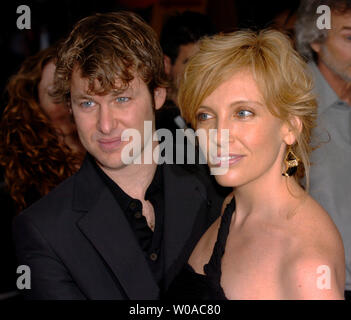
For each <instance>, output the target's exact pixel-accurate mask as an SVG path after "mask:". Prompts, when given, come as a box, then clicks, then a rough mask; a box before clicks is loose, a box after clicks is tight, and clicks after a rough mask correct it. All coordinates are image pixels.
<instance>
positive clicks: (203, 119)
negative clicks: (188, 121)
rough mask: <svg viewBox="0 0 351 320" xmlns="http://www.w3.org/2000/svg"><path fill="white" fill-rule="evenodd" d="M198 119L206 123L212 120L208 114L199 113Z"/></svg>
mask: <svg viewBox="0 0 351 320" xmlns="http://www.w3.org/2000/svg"><path fill="white" fill-rule="evenodd" d="M196 117H197V120H198V121H205V120H208V119H210V118H211V116H210V115H209V114H208V113H199V114H198V115H197V116H196Z"/></svg>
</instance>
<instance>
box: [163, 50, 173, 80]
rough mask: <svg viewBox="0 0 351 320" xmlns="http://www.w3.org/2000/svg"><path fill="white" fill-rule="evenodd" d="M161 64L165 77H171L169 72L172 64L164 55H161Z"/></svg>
mask: <svg viewBox="0 0 351 320" xmlns="http://www.w3.org/2000/svg"><path fill="white" fill-rule="evenodd" d="M163 63H164V65H165V73H166V75H167V76H169V75H171V70H172V62H171V58H170V57H169V56H167V55H166V54H164V55H163Z"/></svg>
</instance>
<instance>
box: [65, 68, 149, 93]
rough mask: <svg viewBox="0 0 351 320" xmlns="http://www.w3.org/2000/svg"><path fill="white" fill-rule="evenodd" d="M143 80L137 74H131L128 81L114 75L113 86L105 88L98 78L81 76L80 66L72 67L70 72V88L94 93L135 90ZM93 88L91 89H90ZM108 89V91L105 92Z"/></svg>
mask: <svg viewBox="0 0 351 320" xmlns="http://www.w3.org/2000/svg"><path fill="white" fill-rule="evenodd" d="M142 81H143V80H142V79H141V78H140V77H139V76H138V75H137V74H133V79H132V80H130V81H129V82H126V81H123V80H122V79H121V78H120V77H118V76H116V77H115V79H114V84H113V87H111V88H108V90H106V88H103V87H102V82H101V81H99V79H97V78H95V79H93V80H91V79H90V78H88V77H84V76H83V72H82V70H81V69H80V68H77V67H76V68H74V69H73V72H72V81H71V89H73V90H77V91H81V92H84V93H88V94H94V93H101V92H104V93H105V94H107V93H115V94H118V93H121V92H124V91H126V90H128V91H130V90H136V89H137V88H139V87H140V85H141V82H142ZM92 89H93V90H92ZM106 91H108V92H106Z"/></svg>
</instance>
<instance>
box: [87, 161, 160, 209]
mask: <svg viewBox="0 0 351 320" xmlns="http://www.w3.org/2000/svg"><path fill="white" fill-rule="evenodd" d="M89 160H90V161H91V162H92V163H93V166H94V168H95V169H96V171H97V173H98V174H99V176H100V178H101V179H102V181H103V182H104V183H105V184H106V185H107V186H108V188H109V189H110V190H111V192H112V193H113V195H114V196H115V197H116V199H117V201H118V204H119V205H120V207H121V209H122V210H123V211H124V212H126V211H127V209H128V208H129V205H130V203H131V202H132V201H133V200H135V199H134V198H132V197H130V196H129V195H128V194H127V193H125V192H124V191H123V190H122V189H121V188H120V187H119V186H118V184H117V183H115V182H114V181H113V180H112V179H111V178H110V177H109V176H108V175H107V174H106V173H105V172H104V171H103V170H102V169H101V168H100V167H99V166H98V164H97V163H96V161H95V159H94V158H93V157H92V156H91V155H89ZM162 187H163V170H162V165H157V167H156V172H155V175H154V177H153V179H152V181H151V183H150V185H149V187H148V188H147V190H146V193H145V200H149V199H150V197H152V196H154V195H155V194H156V193H157V192H160V191H162V190H163V188H162Z"/></svg>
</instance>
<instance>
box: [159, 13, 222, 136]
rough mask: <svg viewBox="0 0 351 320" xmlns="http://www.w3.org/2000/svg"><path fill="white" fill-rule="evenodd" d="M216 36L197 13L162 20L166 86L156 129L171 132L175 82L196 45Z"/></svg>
mask: <svg viewBox="0 0 351 320" xmlns="http://www.w3.org/2000/svg"><path fill="white" fill-rule="evenodd" d="M215 33H216V30H215V27H214V26H213V24H212V23H211V21H210V19H209V18H208V17H207V16H205V15H203V14H201V13H198V12H192V11H185V12H183V13H179V14H176V15H174V16H171V17H169V18H168V20H166V22H165V24H164V26H163V28H162V32H161V37H160V43H161V47H162V50H163V53H164V64H165V72H166V75H167V77H168V80H169V82H170V87H169V88H168V90H167V100H166V103H165V105H164V106H163V107H162V108H161V109H160V110H159V111H158V112H157V113H156V123H157V127H160V128H167V129H170V130H175V129H177V128H179V125H176V124H175V122H174V119H175V118H176V117H177V116H179V115H180V111H179V109H178V107H177V105H178V102H177V94H178V88H179V81H180V79H181V77H182V76H183V73H184V69H185V65H186V63H187V62H188V60H189V59H190V58H191V57H192V56H193V55H194V54H195V53H196V52H197V51H198V44H197V42H198V41H199V40H200V39H201V38H202V37H204V36H209V35H213V34H215Z"/></svg>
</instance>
